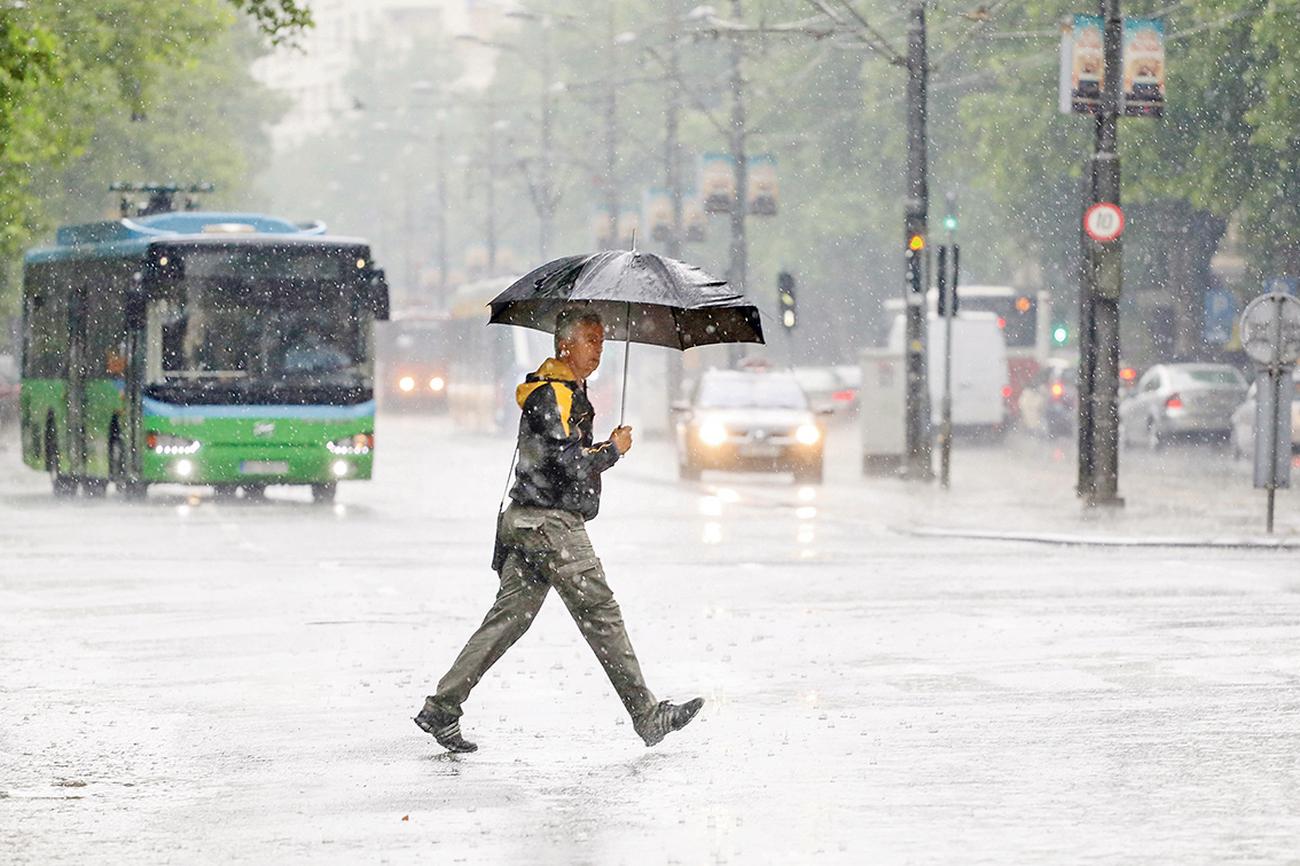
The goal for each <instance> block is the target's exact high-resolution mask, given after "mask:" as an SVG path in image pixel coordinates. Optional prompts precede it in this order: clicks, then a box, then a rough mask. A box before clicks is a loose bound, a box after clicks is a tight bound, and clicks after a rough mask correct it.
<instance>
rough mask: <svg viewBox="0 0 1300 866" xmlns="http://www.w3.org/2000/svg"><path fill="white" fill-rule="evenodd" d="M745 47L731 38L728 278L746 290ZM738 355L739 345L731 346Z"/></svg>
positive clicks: (736, 15) (735, 14)
mask: <svg viewBox="0 0 1300 866" xmlns="http://www.w3.org/2000/svg"><path fill="white" fill-rule="evenodd" d="M731 18H732V20H733V21H740V20H741V9H740V0H731ZM744 56H745V54H744V49H743V48H742V47H741V45H740V40H739V39H732V40H731V129H730V132H731V135H730V145H731V160H732V166H733V171H734V178H735V184H736V195H735V199H734V200H733V201H732V203H731V213H730V217H731V264H730V267H729V268H728V271H727V282H729V283H731V285H732V286H734V287H735V289H736V291H738V292H743V291H744V290H745V284H746V283H747V282H748V280H749V242H748V239H747V238H746V237H745V211H746V209H747V207H748V205H749V201H748V199H749V196H748V194H747V191H748V186H749V165H748V163H747V162H746V160H745V77H744V69H743V66H742V62H743V60H744ZM729 351H730V353H731V355H732V358H733V359H735V358H736V357H737V355H736V351H737V350H736V348H735V347H734V346H733V347H731V348H730V350H729Z"/></svg>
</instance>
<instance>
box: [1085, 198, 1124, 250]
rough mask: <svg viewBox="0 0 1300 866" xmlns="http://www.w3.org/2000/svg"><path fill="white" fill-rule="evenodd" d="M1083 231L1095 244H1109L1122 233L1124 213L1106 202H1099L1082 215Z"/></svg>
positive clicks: (1116, 206)
mask: <svg viewBox="0 0 1300 866" xmlns="http://www.w3.org/2000/svg"><path fill="white" fill-rule="evenodd" d="M1083 230H1084V231H1085V232H1087V233H1088V237H1090V238H1092V239H1093V240H1094V241H1096V242H1097V243H1100V244H1106V243H1110V242H1111V241H1113V240H1115V238H1117V237H1119V236H1120V235H1122V234H1123V233H1124V211H1122V210H1120V209H1119V205H1116V204H1111V203H1110V202H1108V201H1103V202H1099V203H1097V204H1095V205H1093V206H1092V207H1090V208H1088V210H1087V212H1086V213H1084V215H1083Z"/></svg>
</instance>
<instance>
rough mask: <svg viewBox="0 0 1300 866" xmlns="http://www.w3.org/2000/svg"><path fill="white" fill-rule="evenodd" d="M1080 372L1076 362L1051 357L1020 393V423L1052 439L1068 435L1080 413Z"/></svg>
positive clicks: (1037, 433)
mask: <svg viewBox="0 0 1300 866" xmlns="http://www.w3.org/2000/svg"><path fill="white" fill-rule="evenodd" d="M1077 376H1078V372H1077V370H1076V367H1075V365H1074V362H1073V361H1067V360H1065V359H1063V358H1051V359H1049V360H1048V362H1047V363H1046V364H1044V365H1043V368H1042V369H1041V370H1039V371H1038V373H1037V375H1035V376H1034V378H1033V379H1031V380H1030V381H1029V384H1028V385H1026V386H1025V390H1023V391H1021V392H1020V423H1021V424H1022V425H1023V427H1024V429H1025V430H1027V431H1028V432H1030V433H1033V434H1035V435H1038V436H1047V437H1049V438H1051V437H1056V436H1064V435H1068V434H1069V433H1070V432H1071V431H1072V430H1074V426H1075V422H1076V416H1077V414H1078V411H1079V410H1078V406H1079V403H1078V393H1077V392H1078V382H1077Z"/></svg>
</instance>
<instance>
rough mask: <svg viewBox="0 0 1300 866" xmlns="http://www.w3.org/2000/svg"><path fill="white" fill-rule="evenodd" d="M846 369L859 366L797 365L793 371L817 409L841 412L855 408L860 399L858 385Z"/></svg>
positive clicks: (813, 406)
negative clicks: (850, 377) (849, 376)
mask: <svg viewBox="0 0 1300 866" xmlns="http://www.w3.org/2000/svg"><path fill="white" fill-rule="evenodd" d="M844 370H857V368H856V367H846V368H840V367H795V368H794V371H793V372H794V377H795V378H796V379H798V380H799V386H800V387H802V388H803V390H804V393H805V394H807V395H808V402H809V403H810V404H811V405H812V408H813V409H814V410H815V411H818V412H822V411H825V412H828V413H835V414H841V413H847V412H850V411H852V410H853V409H855V408H856V407H857V401H858V385H857V383H856V381H852V380H850V379H849V378H848V375H846V373H845V372H843V371H844ZM858 377H859V379H860V377H861V373H860V372H859V373H858Z"/></svg>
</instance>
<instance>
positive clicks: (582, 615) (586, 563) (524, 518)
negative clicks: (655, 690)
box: [430, 504, 655, 721]
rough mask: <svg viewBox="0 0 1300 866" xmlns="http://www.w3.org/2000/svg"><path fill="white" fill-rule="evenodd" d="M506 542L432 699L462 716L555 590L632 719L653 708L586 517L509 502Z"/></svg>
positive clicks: (505, 518)
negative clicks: (485, 599) (485, 597)
mask: <svg viewBox="0 0 1300 866" xmlns="http://www.w3.org/2000/svg"><path fill="white" fill-rule="evenodd" d="M501 540H502V541H503V542H504V544H505V545H506V547H507V548H508V550H509V553H508V555H507V556H506V561H505V565H504V566H503V567H502V568H501V589H500V590H499V591H498V592H497V598H496V601H495V602H494V603H493V604H492V608H491V609H490V610H489V611H488V613H487V616H486V617H485V618H484V619H483V624H482V625H480V626H479V627H478V630H477V631H476V632H474V635H473V636H472V637H471V638H470V639H469V642H468V643H467V644H465V648H464V649H462V650H461V651H460V655H459V656H457V657H456V661H455V662H454V663H453V664H452V666H451V670H449V671H447V674H446V676H444V677H443V678H442V679H441V680H440V681H439V682H438V693H437V694H436V695H431V696H430V700H431V701H433V702H434V703H435V704H436V705H437V706H439V707H440V708H442V709H443V710H445V711H447V712H449V713H452V714H454V715H456V716H458V717H459V716H460V714H461V704H463V703H465V701H466V700H467V699H468V698H469V693H470V691H471V690H473V688H474V686H475V685H477V684H478V681H479V680H480V679H482V678H483V675H484V674H485V673H487V671H488V669H489V668H491V667H492V665H494V664H495V663H496V661H497V659H499V658H501V656H502V655H503V654H504V653H505V651H506V650H508V649H510V647H511V645H513V644H514V642H515V641H517V640H519V638H520V637H522V636H523V634H524V632H526V631H528V627H529V626H530V625H532V624H533V617H535V616H536V615H537V611H539V610H540V609H541V607H542V602H543V601H545V600H546V594H547V593H548V592H549V591H550V589H551V587H555V591H556V592H557V593H559V595H560V598H561V599H563V600H564V604H565V606H566V607H568V609H569V613H570V614H572V616H573V619H574V622H576V623H577V624H578V628H579V629H581V630H582V635H583V637H585V638H586V639H587V643H588V644H589V645H590V646H591V649H592V651H593V652H595V653H596V658H598V659H600V663H601V665H603V666H604V668H605V673H606V674H607V675H608V676H609V681H610V682H611V683H613V684H614V690H615V691H617V692H618V696H619V698H620V699H622V701H623V706H624V707H626V708H627V712H628V714H629V715H630V716H631V717H632V719H633V721H635V720H637V719H640V718H641V717H642V716H644V715H645V714H646V713H648V712H649V711H650V710H652V709H653V708H654V706H655V698H654V695H653V694H651V692H650V690H649V689H648V688H646V684H645V679H644V677H642V676H641V665H640V664H638V663H637V660H636V653H635V652H633V651H632V643H631V641H629V640H628V637H627V630H626V629H625V628H624V627H623V614H622V613H621V612H620V611H619V608H618V602H616V601H614V593H613V591H612V590H610V588H609V584H608V583H606V582H605V571H604V569H602V568H601V565H600V560H599V559H597V558H596V552H595V550H593V549H592V547H591V540H590V539H589V538H588V537H587V529H586V527H585V525H584V521H583V519H582V517H581V516H580V515H578V514H575V513H574V512H571V511H559V510H557V509H552V508H527V507H523V506H519V505H514V504H511V505H510V507H508V508H507V509H506V511H505V514H504V515H503V516H502V521H501Z"/></svg>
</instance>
